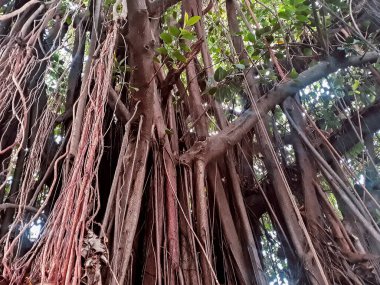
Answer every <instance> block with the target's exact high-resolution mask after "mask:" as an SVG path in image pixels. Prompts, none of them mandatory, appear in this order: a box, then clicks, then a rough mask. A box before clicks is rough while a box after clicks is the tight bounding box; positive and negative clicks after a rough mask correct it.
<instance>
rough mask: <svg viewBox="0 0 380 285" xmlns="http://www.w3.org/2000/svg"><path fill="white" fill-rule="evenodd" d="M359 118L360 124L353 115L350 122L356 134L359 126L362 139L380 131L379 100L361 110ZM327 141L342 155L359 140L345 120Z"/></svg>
mask: <svg viewBox="0 0 380 285" xmlns="http://www.w3.org/2000/svg"><path fill="white" fill-rule="evenodd" d="M360 117H361V118H360V122H358V118H357V115H354V116H353V117H352V118H350V120H351V122H352V123H353V124H354V126H355V128H356V130H357V131H358V132H359V129H360V128H359V126H358V124H359V123H360V124H361V126H362V127H361V130H362V133H363V137H366V136H368V135H370V134H373V133H375V132H377V131H378V130H379V129H380V100H377V101H376V102H375V103H374V104H373V105H371V106H369V107H367V108H365V109H364V110H362V111H361V112H360ZM329 141H330V143H331V144H332V146H333V147H334V148H335V149H336V150H337V151H338V152H339V153H341V154H344V153H346V152H347V151H349V150H350V149H351V148H353V147H354V146H355V145H356V144H357V143H359V138H358V136H357V135H356V133H355V131H354V130H353V129H352V125H351V124H350V122H349V121H348V119H346V120H345V121H344V122H343V124H342V127H341V128H340V129H339V130H337V131H336V132H334V133H332V134H331V136H330V138H329Z"/></svg>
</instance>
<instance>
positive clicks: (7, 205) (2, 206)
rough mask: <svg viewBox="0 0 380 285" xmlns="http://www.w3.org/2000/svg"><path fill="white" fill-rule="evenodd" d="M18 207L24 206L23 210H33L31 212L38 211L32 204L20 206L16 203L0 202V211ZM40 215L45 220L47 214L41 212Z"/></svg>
mask: <svg viewBox="0 0 380 285" xmlns="http://www.w3.org/2000/svg"><path fill="white" fill-rule="evenodd" d="M10 208H11V209H19V208H24V209H25V210H27V211H29V212H33V213H38V209H37V208H34V207H32V206H26V205H25V206H20V205H17V204H13V203H3V204H0V211H4V210H6V209H10ZM41 217H42V218H44V219H45V220H47V216H46V215H45V214H42V213H41Z"/></svg>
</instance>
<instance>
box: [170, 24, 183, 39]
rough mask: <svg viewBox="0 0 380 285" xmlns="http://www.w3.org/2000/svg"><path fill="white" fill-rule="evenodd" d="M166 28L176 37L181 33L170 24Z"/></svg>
mask: <svg viewBox="0 0 380 285" xmlns="http://www.w3.org/2000/svg"><path fill="white" fill-rule="evenodd" d="M168 29H169V33H170V34H171V35H172V36H174V37H178V36H179V35H180V34H181V31H180V30H179V29H178V28H177V27H175V26H170V27H169V28H168Z"/></svg>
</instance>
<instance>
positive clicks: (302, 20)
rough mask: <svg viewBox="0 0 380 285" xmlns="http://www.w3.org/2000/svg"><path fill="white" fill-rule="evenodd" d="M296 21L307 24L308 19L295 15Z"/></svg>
mask: <svg viewBox="0 0 380 285" xmlns="http://www.w3.org/2000/svg"><path fill="white" fill-rule="evenodd" d="M296 19H297V20H298V21H300V22H307V21H309V18H308V17H306V16H305V15H296Z"/></svg>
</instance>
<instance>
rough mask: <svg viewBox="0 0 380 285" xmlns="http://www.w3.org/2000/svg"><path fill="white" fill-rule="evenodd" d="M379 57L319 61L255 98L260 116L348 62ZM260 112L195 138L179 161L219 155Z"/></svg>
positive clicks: (368, 55)
mask: <svg viewBox="0 0 380 285" xmlns="http://www.w3.org/2000/svg"><path fill="white" fill-rule="evenodd" d="M378 58H379V54H378V53H377V52H369V53H366V54H365V55H363V56H352V57H348V58H345V59H344V60H339V61H338V60H337V59H334V58H329V60H328V61H323V62H320V63H318V64H316V65H314V66H312V67H310V68H309V69H307V70H305V71H304V72H302V73H301V74H299V76H298V78H297V79H295V80H290V81H287V82H285V83H283V84H280V85H278V86H276V87H275V88H274V89H273V90H272V91H271V92H269V93H268V94H266V95H264V96H262V97H261V98H260V99H259V100H258V101H257V108H258V110H259V112H260V116H263V115H264V114H266V113H267V112H269V111H270V110H271V109H273V108H274V107H275V106H276V105H277V104H280V103H281V102H282V101H284V100H285V99H286V98H287V97H288V96H290V95H293V94H296V93H297V92H298V91H300V90H301V89H303V88H305V87H306V86H308V85H310V84H312V83H314V82H316V81H318V80H320V79H322V78H324V77H326V76H327V75H329V74H331V73H334V72H336V71H338V70H339V69H343V68H347V67H350V66H363V65H365V64H367V63H374V62H376V61H377V59H378ZM258 118H259V114H257V113H256V112H255V111H253V110H252V109H249V110H247V111H246V112H244V113H243V114H242V115H241V116H240V117H239V118H238V119H237V120H235V121H234V122H233V123H232V124H231V125H230V126H229V127H227V128H225V129H223V130H222V131H221V132H220V133H219V134H218V135H216V136H213V137H209V138H207V139H206V140H205V141H198V142H196V143H195V144H194V145H193V146H192V147H191V148H190V149H189V150H188V151H187V152H185V153H184V154H182V155H181V156H180V162H181V163H183V164H187V165H189V164H191V163H192V162H193V160H203V161H205V162H206V163H207V162H209V161H210V160H212V159H215V158H216V157H218V156H220V155H222V154H223V153H225V152H226V151H227V149H228V148H229V147H231V146H233V145H235V144H237V143H238V142H239V141H241V139H242V138H243V136H244V135H245V134H246V133H248V132H249V131H250V130H251V129H252V128H253V127H254V126H255V124H256V123H257V121H258Z"/></svg>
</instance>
